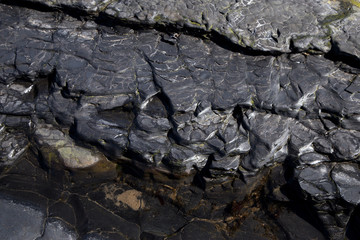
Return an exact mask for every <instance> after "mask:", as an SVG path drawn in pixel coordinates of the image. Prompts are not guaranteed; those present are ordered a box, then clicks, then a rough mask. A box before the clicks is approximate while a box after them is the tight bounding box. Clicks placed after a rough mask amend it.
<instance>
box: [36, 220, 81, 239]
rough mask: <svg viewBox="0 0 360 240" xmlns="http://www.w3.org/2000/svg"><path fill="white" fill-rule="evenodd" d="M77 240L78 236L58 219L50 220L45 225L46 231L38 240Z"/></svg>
mask: <svg viewBox="0 0 360 240" xmlns="http://www.w3.org/2000/svg"><path fill="white" fill-rule="evenodd" d="M63 239H69V240H75V239H78V236H77V234H76V233H75V232H74V231H72V230H70V229H69V227H67V225H66V224H65V223H64V222H62V221H61V220H58V219H48V220H47V221H46V224H45V231H44V233H43V235H42V236H41V237H40V238H37V240H63Z"/></svg>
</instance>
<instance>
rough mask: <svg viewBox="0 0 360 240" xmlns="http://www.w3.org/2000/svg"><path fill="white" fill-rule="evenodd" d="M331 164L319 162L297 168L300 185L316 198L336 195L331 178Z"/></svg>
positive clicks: (332, 197) (328, 197)
mask: <svg viewBox="0 0 360 240" xmlns="http://www.w3.org/2000/svg"><path fill="white" fill-rule="evenodd" d="M331 171H332V166H331V165H329V164H325V163H324V164H320V165H317V166H309V167H305V168H303V169H301V170H299V175H298V181H299V184H300V187H301V188H302V189H303V190H305V191H306V192H308V193H309V194H310V195H311V196H313V197H315V198H318V199H322V200H323V199H334V198H335V197H336V195H337V189H336V185H335V184H334V183H333V181H332V178H331Z"/></svg>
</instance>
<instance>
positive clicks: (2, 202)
mask: <svg viewBox="0 0 360 240" xmlns="http://www.w3.org/2000/svg"><path fill="white" fill-rule="evenodd" d="M0 209H1V215H0V237H1V238H2V239H14V240H16V239H19V240H20V239H36V238H37V237H40V236H41V234H42V231H43V223H44V220H45V217H46V213H45V212H43V211H41V210H40V209H37V208H36V207H33V206H28V205H26V204H22V203H17V202H14V201H13V200H8V199H6V198H0Z"/></svg>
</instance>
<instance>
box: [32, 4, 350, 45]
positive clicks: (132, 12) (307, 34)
mask: <svg viewBox="0 0 360 240" xmlns="http://www.w3.org/2000/svg"><path fill="white" fill-rule="evenodd" d="M29 2H35V3H41V4H45V5H47V6H49V7H51V8H55V7H63V8H69V7H74V6H75V8H77V9H80V10H82V11H85V12H87V13H90V14H93V15H98V14H99V13H100V12H104V13H106V14H107V15H109V16H111V17H113V18H116V19H119V20H123V21H131V22H135V23H142V24H148V25H156V24H158V25H167V24H173V25H175V24H176V25H178V27H179V28H191V29H200V30H202V31H204V32H215V33H217V34H219V35H222V36H224V37H225V38H228V39H230V40H231V41H232V42H233V43H235V44H238V45H240V46H243V47H250V48H252V49H255V50H262V51H281V52H290V51H291V44H292V45H293V46H294V47H296V48H297V49H299V50H309V49H316V50H321V51H324V52H327V51H329V50H330V48H331V44H330V38H331V36H332V35H331V32H330V31H329V29H328V25H329V24H331V23H333V22H335V24H338V25H340V27H339V28H340V30H339V31H341V30H343V31H345V30H346V28H345V29H344V27H343V25H344V23H343V22H341V21H339V20H341V19H343V18H344V17H341V16H342V15H346V14H344V12H345V13H347V7H348V8H349V7H351V4H349V3H348V2H345V3H347V4H346V5H345V4H343V3H341V2H340V1H331V2H324V1H316V2H313V1H306V2H305V3H303V2H302V3H298V2H296V1H290V2H289V1H276V2H266V1H260V0H257V1H241V2H238V1H230V0H228V1H212V2H206V1H205V2H204V1H198V0H197V1H170V2H169V1H162V0H157V1H155V2H152V3H148V2H143V1H135V2H128V1H124V2H122V1H121V2H117V1H102V2H100V1H92V2H83V1H79V0H78V1H62V0H54V1H42V0H32V1H29ZM354 2H355V1H354ZM339 3H341V4H339ZM354 9H355V10H356V11H357V8H354ZM350 13H351V12H350ZM352 15H354V14H350V16H352ZM275 16H276V17H275ZM353 32H354V30H353V31H350V36H353V35H354V34H351V33H353ZM334 35H335V34H334ZM338 35H341V33H340V34H336V35H335V36H338ZM355 36H356V35H354V36H353V37H355ZM341 40H342V39H341ZM346 40H347V39H346ZM356 47H357V46H356ZM348 49H349V48H348ZM345 50H347V49H346V48H345ZM349 50H352V49H351V48H350V49H349Z"/></svg>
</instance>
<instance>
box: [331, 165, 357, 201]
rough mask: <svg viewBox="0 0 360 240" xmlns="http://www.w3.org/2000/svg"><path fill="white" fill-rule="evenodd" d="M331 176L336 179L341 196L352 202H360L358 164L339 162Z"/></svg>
mask: <svg viewBox="0 0 360 240" xmlns="http://www.w3.org/2000/svg"><path fill="white" fill-rule="evenodd" d="M331 177H332V179H333V180H334V182H335V184H336V186H337V188H338V190H339V192H340V195H341V197H342V198H343V199H344V200H345V201H347V202H349V203H352V204H359V202H360V189H359V181H360V170H359V168H358V166H357V165H356V164H351V163H343V164H337V165H336V166H335V167H334V169H333V171H332V173H331Z"/></svg>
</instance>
